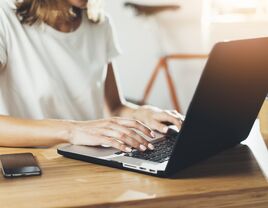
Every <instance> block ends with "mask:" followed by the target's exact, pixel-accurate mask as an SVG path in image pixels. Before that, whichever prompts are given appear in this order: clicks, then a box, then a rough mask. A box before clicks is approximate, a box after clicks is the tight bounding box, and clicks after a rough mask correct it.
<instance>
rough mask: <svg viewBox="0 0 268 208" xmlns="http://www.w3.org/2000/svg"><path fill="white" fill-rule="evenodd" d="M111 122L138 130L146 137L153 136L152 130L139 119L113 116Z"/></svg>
mask: <svg viewBox="0 0 268 208" xmlns="http://www.w3.org/2000/svg"><path fill="white" fill-rule="evenodd" d="M113 122H115V123H117V124H119V125H122V126H125V127H128V128H133V129H136V130H139V131H141V132H142V133H143V134H144V135H146V136H148V137H151V138H154V137H155V136H154V133H153V131H152V130H151V129H150V128H149V127H147V126H145V124H143V123H141V122H140V121H137V120H133V119H122V118H114V119H113Z"/></svg>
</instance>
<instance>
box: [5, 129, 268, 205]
mask: <svg viewBox="0 0 268 208" xmlns="http://www.w3.org/2000/svg"><path fill="white" fill-rule="evenodd" d="M257 129H258V128H257V127H256V128H255V130H254V131H255V132H254V133H253V134H252V135H251V139H250V140H249V141H250V142H249V143H253V144H257V143H258V144H260V145H261V144H262V143H263V141H262V140H261V138H260V137H259V135H260V134H256V132H257ZM263 144H264V143H263ZM255 147H256V148H259V146H258V145H255ZM262 148H263V147H262ZM262 150H264V149H262ZM266 150H267V149H266ZM19 152H32V153H33V154H34V155H36V156H37V158H38V160H39V162H40V165H41V167H42V169H43V175H42V176H41V177H31V178H17V179H4V178H3V177H2V175H1V176H0V207H1V208H6V207H8V208H12V207H15V208H17V207H20V208H23V207H27V208H29V207H35V208H36V207H102V208H103V207H116V208H118V207H119V208H120V207H133V208H134V207H135V208H137V207H144V208H147V207H150V208H151V207H168V208H171V207H183V208H189V207H194V208H196V207H202V208H207V207H224V208H226V207H254V208H256V207H263V208H267V207H268V183H267V181H266V180H265V177H264V176H263V174H262V172H261V171H260V168H259V166H258V163H257V161H256V159H255V158H254V156H253V155H252V153H251V150H250V149H249V148H248V147H247V146H238V147H236V148H233V149H231V150H228V151H226V152H223V153H221V154H219V155H217V156H216V157H214V158H211V159H209V160H207V161H205V162H202V163H200V164H198V165H195V166H193V167H191V168H189V169H187V170H185V171H183V172H181V173H179V174H178V175H177V176H176V177H174V178H173V179H161V178H156V177H152V176H146V175H142V174H138V173H132V172H128V171H122V170H117V169H112V168H108V167H102V166H98V165H93V164H88V163H85V162H80V161H75V160H71V159H67V158H63V157H61V156H59V155H57V154H56V150H55V149H53V148H52V149H9V148H0V153H1V154H5V153H19ZM253 152H254V151H253ZM264 157H266V156H264ZM259 159H261V158H259ZM264 162H265V159H264ZM267 165H268V164H267Z"/></svg>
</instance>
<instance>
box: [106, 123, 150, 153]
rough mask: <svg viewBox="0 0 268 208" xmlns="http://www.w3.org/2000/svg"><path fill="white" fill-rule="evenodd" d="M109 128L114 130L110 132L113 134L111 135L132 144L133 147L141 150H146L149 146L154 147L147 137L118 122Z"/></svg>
mask: <svg viewBox="0 0 268 208" xmlns="http://www.w3.org/2000/svg"><path fill="white" fill-rule="evenodd" d="M109 129H111V130H112V132H109V133H111V134H113V135H111V136H112V137H115V138H116V139H119V140H120V141H122V142H124V143H126V144H128V145H130V146H131V147H134V148H136V149H139V150H141V151H145V150H146V149H147V148H149V149H152V148H151V145H152V144H151V145H150V144H149V142H148V141H147V140H146V139H145V138H143V137H142V136H141V135H139V134H138V133H137V132H135V131H134V130H132V129H128V128H125V127H123V126H120V125H117V124H113V125H110V126H109Z"/></svg>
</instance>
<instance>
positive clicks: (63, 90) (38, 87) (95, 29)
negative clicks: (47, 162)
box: [0, 0, 119, 120]
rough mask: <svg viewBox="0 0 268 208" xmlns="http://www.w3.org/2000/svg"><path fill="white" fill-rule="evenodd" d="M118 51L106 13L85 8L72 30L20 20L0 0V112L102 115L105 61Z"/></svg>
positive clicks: (62, 116)
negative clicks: (97, 18)
mask: <svg viewBox="0 0 268 208" xmlns="http://www.w3.org/2000/svg"><path fill="white" fill-rule="evenodd" d="M118 54H119V48H118V45H117V42H116V41H115V39H114V34H113V28H112V26H111V22H110V20H109V18H108V17H106V19H105V21H104V22H103V23H100V24H93V23H91V22H90V21H88V19H87V17H86V14H85V12H84V14H83V20H82V23H81V25H80V27H79V28H78V29H77V30H75V31H74V32H70V33H63V32H60V31H57V30H55V29H54V28H52V27H50V26H49V25H46V24H44V23H43V24H41V25H33V26H29V25H22V24H21V23H20V22H19V20H18V18H17V16H16V15H15V10H14V8H12V7H11V6H10V5H9V4H8V3H7V2H6V1H3V0H1V2H0V62H1V63H2V65H3V67H2V69H1V70H0V114H1V115H10V116H14V117H19V118H31V119H44V118H56V119H73V120H91V119H98V118H102V117H103V106H104V105H103V104H104V79H105V76H106V69H105V67H104V66H105V65H106V64H107V63H108V62H109V61H111V59H112V58H114V57H115V56H117V55H118Z"/></svg>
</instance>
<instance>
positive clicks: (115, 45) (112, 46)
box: [106, 17, 121, 62]
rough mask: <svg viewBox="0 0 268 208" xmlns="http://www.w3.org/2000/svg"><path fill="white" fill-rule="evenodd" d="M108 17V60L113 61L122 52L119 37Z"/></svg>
mask: <svg viewBox="0 0 268 208" xmlns="http://www.w3.org/2000/svg"><path fill="white" fill-rule="evenodd" d="M106 18H107V28H106V41H107V60H108V62H111V61H112V60H113V59H114V58H116V57H117V56H119V55H120V54H121V48H120V46H119V41H118V37H117V34H116V31H115V27H114V24H113V22H112V21H111V19H110V18H109V17H106Z"/></svg>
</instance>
